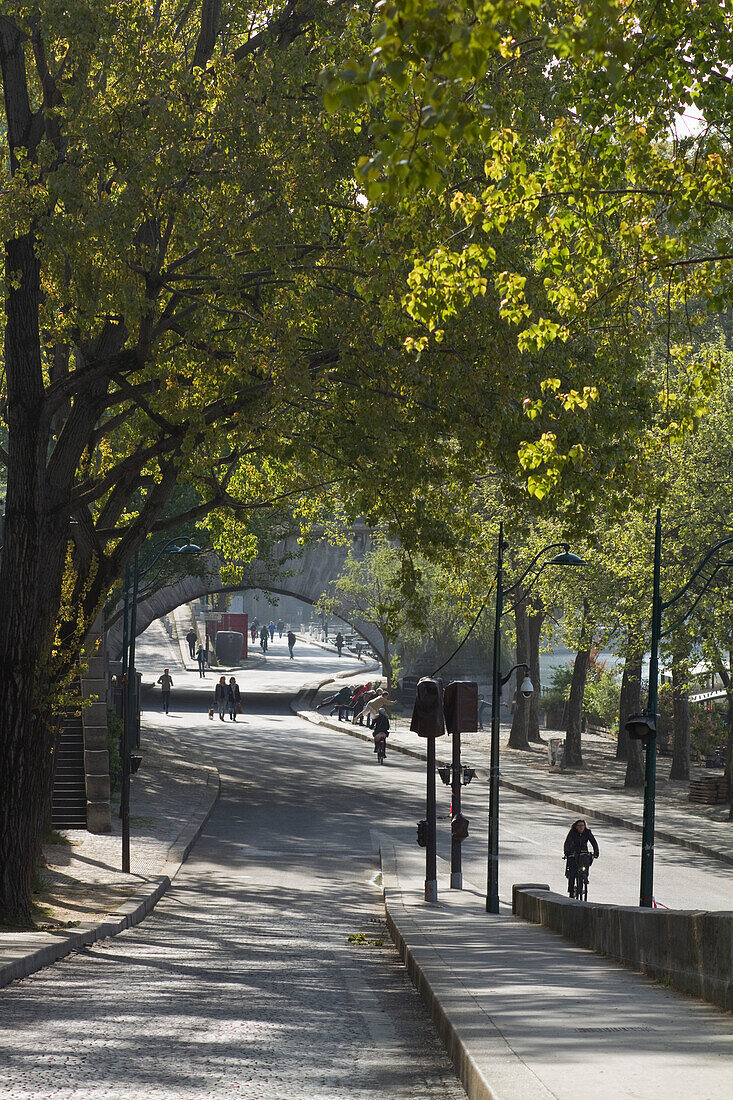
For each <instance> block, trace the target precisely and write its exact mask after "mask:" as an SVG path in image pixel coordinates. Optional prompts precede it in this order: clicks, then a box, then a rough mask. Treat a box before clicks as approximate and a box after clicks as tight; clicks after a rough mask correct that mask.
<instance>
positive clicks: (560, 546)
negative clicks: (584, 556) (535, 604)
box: [504, 540, 733, 595]
mask: <svg viewBox="0 0 733 1100" xmlns="http://www.w3.org/2000/svg"><path fill="white" fill-rule="evenodd" d="M732 541H733V540H732ZM548 550H564V551H565V553H566V554H567V552H568V551H569V550H570V543H569V542H551V543H548V545H547V546H543V547H542V549H541V550H538V551H537V553H536V554H535V556H534V557H533V558H532V561H531V562H530V563H529V565H528V566H527V568H526V569H525V570H524V572H523V573H522V575H521V577H519V578H518V579H517V580H516V581H514V583H513V584H511V585H509V587H508V588H505V589H504V594H505V595H508V594H509V593H510V592H513V591H514V590H515V589H516V588H519V586H520V584H521V583H522V581H523V580H524V578H525V577H526V576H528V575H529V574H530V573H531V572H532V570H533V569H534V567H535V565H536V564H537V562H538V561H539V560H540V558H541V557H542V555H543V554H546V553H547V552H548ZM537 576H539V573H538V574H537ZM536 579H537V578H535V580H536ZM533 583H534V582H533Z"/></svg>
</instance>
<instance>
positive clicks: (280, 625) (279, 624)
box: [277, 619, 285, 638]
mask: <svg viewBox="0 0 733 1100" xmlns="http://www.w3.org/2000/svg"><path fill="white" fill-rule="evenodd" d="M284 629H285V623H284V622H283V621H282V619H278V620H277V636H278V638H282V636H283V630H284Z"/></svg>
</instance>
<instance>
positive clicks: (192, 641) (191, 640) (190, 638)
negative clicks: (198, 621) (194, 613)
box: [186, 627, 196, 659]
mask: <svg viewBox="0 0 733 1100" xmlns="http://www.w3.org/2000/svg"><path fill="white" fill-rule="evenodd" d="M186 641H187V642H188V652H189V653H190V654H191V658H192V659H193V658H194V657H195V656H196V631H195V630H194V629H193V627H191V629H190V630H189V632H188V634H187V635H186Z"/></svg>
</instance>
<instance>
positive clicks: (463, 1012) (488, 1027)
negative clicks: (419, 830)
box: [379, 845, 551, 1100]
mask: <svg viewBox="0 0 733 1100" xmlns="http://www.w3.org/2000/svg"><path fill="white" fill-rule="evenodd" d="M379 855H380V863H381V866H382V881H383V882H385V880H386V883H389V885H387V884H386V883H385V885H384V886H383V888H382V895H383V898H384V908H385V913H386V919H387V928H388V931H389V934H390V936H391V937H392V940H393V942H394V945H395V947H396V948H397V951H398V954H399V956H400V958H401V960H402V962H403V963H404V965H405V969H406V970H407V973H408V974H409V976H410V979H411V981H412V983H413V985H414V986H415V989H416V990H417V992H418V993H419V994H420V997H421V999H422V1001H423V1003H424V1004H425V1006H426V1008H427V1010H428V1012H429V1013H430V1016H431V1018H432V1020H433V1022H434V1024H435V1026H436V1028H437V1030H438V1034H439V1035H440V1038H441V1040H442V1042H443V1044H444V1046H445V1049H446V1051H447V1053H448V1055H449V1057H450V1059H451V1062H452V1063H453V1068H454V1069H455V1072H456V1075H457V1077H458V1079H459V1081H460V1082H461V1085H462V1086H463V1088H464V1089H465V1091H466V1095H467V1096H468V1097H469V1100H506V1098H507V1097H508V1096H513V1097H517V1100H529V1098H530V1097H531V1098H532V1100H545V1098H546V1100H551V1094H550V1093H549V1092H548V1091H547V1089H546V1088H545V1087H544V1086H543V1085H542V1083H541V1082H540V1081H538V1079H537V1078H536V1076H535V1075H534V1074H533V1073H532V1071H531V1070H529V1069H528V1068H527V1066H525V1065H524V1063H523V1062H522V1060H521V1058H520V1057H519V1056H518V1055H517V1054H516V1053H515V1052H514V1051H513V1050H512V1048H511V1046H510V1045H509V1044H508V1042H507V1040H506V1039H505V1038H504V1036H503V1035H502V1033H501V1032H500V1031H499V1029H498V1028H497V1026H496V1024H495V1023H494V1021H493V1020H492V1019H491V1018H490V1017H489V1016H487V1015H486V1013H485V1012H484V1011H483V1009H481V1007H480V1006H479V1005H478V1004H477V1003H475V1000H474V998H473V996H472V995H471V994H470V992H469V991H467V990H466V989H465V987H464V986H463V985H462V983H461V982H460V978H458V980H457V981H458V984H456V975H455V974H453V973H451V972H450V971H447V970H446V967H445V961H444V959H443V958H442V957H441V955H440V952H439V950H438V949H437V948H435V947H433V946H432V945H431V944H430V942H429V941H428V939H427V937H426V934H425V933H423V932H422V931H421V930H420V929H419V928H418V927H417V926H416V925H415V922H414V919H413V918H412V917H411V916H410V914H409V912H408V910H407V907H406V906H405V903H404V900H403V898H402V894H401V890H400V885H399V874H398V873H397V868H396V865H395V860H394V854H392V857H391V860H390V857H389V856H388V855H386V853H385V851H384V849H383V847H382V846H381V845H380V849H379ZM388 861H389V862H391V863H392V864H393V865H392V866H389V867H387V868H386V869H385V863H386V862H388ZM390 879H391V880H392V882H394V886H392V882H390V881H389V880H390ZM400 924H402V928H401V927H400ZM403 929H404V931H403ZM406 936H411V941H412V943H413V946H410V945H409V944H408V943H407V940H406V938H405V937H406ZM418 952H419V953H420V956H421V957H423V956H424V957H425V958H424V965H423V964H421V962H420V961H418V958H417V954H418ZM430 973H432V979H431V977H429V974H430ZM441 987H442V988H441ZM476 1014H478V1016H479V1017H480V1019H481V1032H482V1036H483V1039H484V1042H488V1043H490V1044H491V1048H492V1055H493V1059H492V1060H493V1061H494V1062H495V1063H496V1068H497V1073H496V1076H497V1077H498V1080H499V1084H498V1085H497V1086H496V1087H492V1085H491V1084H490V1083H489V1081H488V1080H487V1077H486V1073H485V1071H484V1070H483V1069H482V1068H481V1066H480V1065H479V1063H478V1060H477V1059H476V1058H475V1057H474V1055H473V1054H472V1053H471V1049H470V1047H471V1036H475V1033H476ZM499 1067H502V1068H501V1069H500V1068H499ZM497 1090H498V1091H497Z"/></svg>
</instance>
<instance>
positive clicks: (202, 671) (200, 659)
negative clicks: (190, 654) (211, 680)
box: [196, 645, 206, 680]
mask: <svg viewBox="0 0 733 1100" xmlns="http://www.w3.org/2000/svg"><path fill="white" fill-rule="evenodd" d="M196 662H197V664H198V666H199V676H200V677H201V679H202V680H205V679H206V652H205V651H204V647H203V646H202V645H200V646H199V649H198V653H197V654H196Z"/></svg>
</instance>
